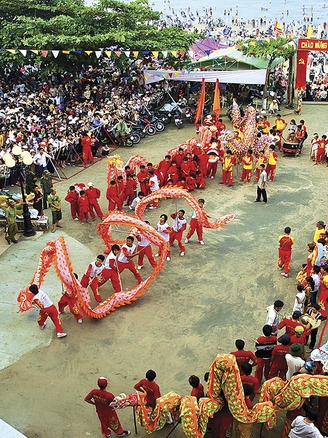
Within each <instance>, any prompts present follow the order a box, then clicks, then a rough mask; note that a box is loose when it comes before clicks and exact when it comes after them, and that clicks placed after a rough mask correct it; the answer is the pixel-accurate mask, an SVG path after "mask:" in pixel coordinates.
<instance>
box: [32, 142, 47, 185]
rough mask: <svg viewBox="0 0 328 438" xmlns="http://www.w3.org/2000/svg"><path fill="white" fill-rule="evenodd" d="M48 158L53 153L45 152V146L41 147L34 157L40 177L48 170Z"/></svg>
mask: <svg viewBox="0 0 328 438" xmlns="http://www.w3.org/2000/svg"><path fill="white" fill-rule="evenodd" d="M47 158H51V155H49V154H47V153H46V152H44V149H43V148H40V149H39V152H38V153H37V154H35V156H34V158H33V162H34V163H35V164H36V165H37V174H38V178H41V177H42V175H43V174H44V173H45V171H46V170H47Z"/></svg>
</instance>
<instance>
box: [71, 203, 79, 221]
mask: <svg viewBox="0 0 328 438" xmlns="http://www.w3.org/2000/svg"><path fill="white" fill-rule="evenodd" d="M71 216H72V218H73V219H75V218H76V217H79V204H78V203H77V202H71Z"/></svg>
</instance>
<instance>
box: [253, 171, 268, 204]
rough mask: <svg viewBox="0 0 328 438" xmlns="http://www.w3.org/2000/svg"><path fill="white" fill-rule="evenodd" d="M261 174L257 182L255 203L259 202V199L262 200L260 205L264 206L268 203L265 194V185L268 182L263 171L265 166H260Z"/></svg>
mask: <svg viewBox="0 0 328 438" xmlns="http://www.w3.org/2000/svg"><path fill="white" fill-rule="evenodd" d="M260 168H261V173H260V176H259V179H258V182H257V197H256V199H255V202H261V197H262V198H263V201H262V204H266V203H267V202H268V198H267V193H266V188H265V187H266V184H267V181H268V175H267V173H266V170H265V164H264V163H262V164H260Z"/></svg>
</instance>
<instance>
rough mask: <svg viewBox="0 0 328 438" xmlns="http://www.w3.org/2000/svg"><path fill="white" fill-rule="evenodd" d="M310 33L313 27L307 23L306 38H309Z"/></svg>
mask: <svg viewBox="0 0 328 438" xmlns="http://www.w3.org/2000/svg"><path fill="white" fill-rule="evenodd" d="M312 33H313V27H312V26H311V24H309V25H308V28H307V35H306V38H311V35H312Z"/></svg>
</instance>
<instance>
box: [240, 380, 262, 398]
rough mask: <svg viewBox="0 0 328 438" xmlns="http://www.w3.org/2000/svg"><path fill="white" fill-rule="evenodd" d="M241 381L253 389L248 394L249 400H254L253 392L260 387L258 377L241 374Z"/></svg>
mask: <svg viewBox="0 0 328 438" xmlns="http://www.w3.org/2000/svg"><path fill="white" fill-rule="evenodd" d="M240 378H241V381H242V383H247V384H248V385H250V386H251V387H252V389H253V392H252V394H251V395H250V396H249V398H250V400H254V397H255V393H256V392H257V391H258V390H259V389H260V386H261V385H260V382H259V381H258V379H257V378H256V377H255V376H245V374H244V375H242V376H240Z"/></svg>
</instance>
